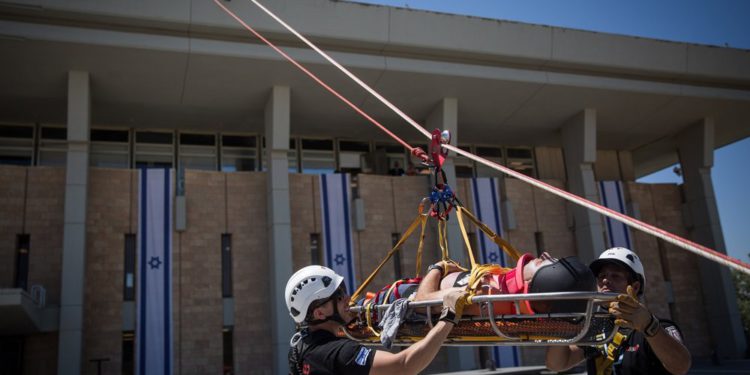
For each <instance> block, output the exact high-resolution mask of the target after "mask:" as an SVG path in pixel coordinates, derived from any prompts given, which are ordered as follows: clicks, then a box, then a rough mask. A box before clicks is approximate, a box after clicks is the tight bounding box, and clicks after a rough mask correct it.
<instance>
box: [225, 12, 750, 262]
mask: <svg viewBox="0 0 750 375" xmlns="http://www.w3.org/2000/svg"><path fill="white" fill-rule="evenodd" d="M250 1H251V2H252V3H253V4H255V5H256V6H258V8H260V9H261V10H262V11H263V12H265V13H266V14H268V15H269V16H270V17H271V18H273V19H274V20H276V22H278V23H279V24H281V25H282V26H283V27H284V28H286V29H287V30H289V32H291V33H292V34H294V35H295V36H296V37H297V38H299V39H300V40H302V41H303V42H304V43H305V44H307V45H308V46H309V47H310V48H312V49H313V50H315V51H316V52H317V53H318V54H320V55H321V56H323V58H325V59H326V60H327V61H329V62H330V63H331V64H333V65H334V66H336V67H337V68H338V69H339V70H341V71H342V72H343V73H344V74H346V75H347V76H348V77H349V78H351V79H352V80H353V81H354V82H356V83H357V84H358V85H360V86H361V87H362V88H364V89H365V90H367V92H369V93H370V94H372V95H373V96H374V97H375V98H377V99H378V100H380V102H382V103H383V104H385V105H386V106H387V107H388V108H390V109H391V110H393V111H394V112H395V113H396V114H398V115H399V116H400V117H401V118H402V119H404V120H405V121H406V122H407V123H409V124H410V125H411V126H413V127H414V129H416V130H417V131H419V132H420V133H422V134H423V135H424V136H426V137H427V138H430V139H431V135H430V132H428V131H427V130H426V129H424V127H422V126H421V125H419V124H418V123H417V122H416V121H414V120H413V119H412V118H411V117H409V116H408V115H406V114H405V113H404V112H403V111H401V110H400V109H398V108H397V107H396V106H395V105H393V104H392V103H391V102H390V101H388V100H387V99H385V98H384V97H383V96H381V95H380V94H378V93H377V92H376V91H375V90H373V89H372V88H371V87H370V86H368V85H367V84H366V83H364V82H362V80H360V79H359V78H357V77H356V76H355V75H354V74H352V73H351V72H350V71H349V70H347V69H346V68H344V67H343V66H341V64H339V63H338V62H336V61H335V60H334V59H333V58H331V57H330V56H328V55H327V54H326V53H325V52H323V51H322V50H321V49H320V48H318V47H317V46H315V45H314V44H313V43H312V42H310V41H309V40H307V38H305V37H304V36H302V35H301V34H300V33H298V32H297V31H296V30H295V29H294V28H292V27H291V26H289V25H288V24H287V23H286V22H284V21H283V20H282V19H281V18H279V17H278V16H276V15H275V14H274V13H273V12H271V11H270V10H268V9H267V8H266V7H264V6H263V5H262V4H260V3H259V2H258V1H257V0H250ZM214 3H216V5H218V6H219V7H220V8H221V9H222V10H224V12H226V13H227V14H229V15H230V16H231V17H232V18H234V19H235V20H236V21H237V22H239V23H240V24H241V25H242V26H243V27H245V29H247V30H248V31H250V32H251V33H253V34H254V35H255V36H256V37H257V38H258V39H260V40H262V41H263V42H264V43H266V44H267V45H268V46H269V47H271V48H273V49H274V50H275V51H276V52H278V53H279V54H280V55H282V56H283V57H284V58H286V59H287V60H288V61H289V62H290V63H292V64H293V65H295V66H296V67H297V68H299V69H300V70H302V71H303V72H304V73H305V74H307V75H308V76H309V77H310V78H312V79H313V80H314V81H315V82H317V83H318V84H320V85H321V86H323V87H324V88H325V89H326V90H328V91H329V92H330V93H331V94H333V95H334V96H336V97H337V98H339V99H340V100H341V101H343V102H344V103H345V104H347V105H348V106H349V107H351V108H352V109H353V110H354V111H356V112H357V113H359V114H360V115H361V116H363V117H364V118H365V119H367V120H368V121H370V122H371V123H373V124H374V125H376V126H377V127H379V128H380V129H381V130H382V131H384V132H385V133H386V134H388V135H389V136H390V137H392V138H393V139H395V140H396V141H397V142H399V143H400V144H401V145H403V146H404V147H406V148H407V149H408V150H409V151H410V152H411V153H413V152H414V150H415V148H414V147H412V146H410V145H409V144H408V143H406V142H404V141H403V140H402V139H401V138H399V137H397V136H396V135H395V134H393V133H392V132H390V131H389V130H388V129H386V128H385V126H383V125H381V124H380V123H379V122H377V121H376V120H375V119H373V118H372V117H370V116H369V115H368V114H367V113H365V112H364V111H363V110H361V109H360V108H359V107H357V106H356V105H354V104H353V103H352V102H350V101H349V100H348V99H346V98H345V97H344V96H342V95H341V94H339V93H338V92H337V91H336V90H334V89H333V88H331V87H330V86H328V85H327V84H326V83H325V82H323V81H322V80H321V79H320V78H318V77H317V76H316V75H314V74H313V73H311V72H310V71H309V70H307V69H306V68H305V67H304V66H302V65H301V64H299V63H298V62H297V61H295V60H294V59H292V58H291V57H290V56H289V55H287V54H286V53H284V52H283V51H282V50H281V49H279V48H278V47H276V46H275V45H274V44H273V43H271V42H270V41H268V40H267V39H266V38H264V37H263V36H262V35H261V34H259V33H258V32H256V31H255V30H254V29H253V28H251V27H250V26H248V25H247V24H246V23H245V22H244V21H242V20H241V19H240V18H239V17H237V15H235V14H234V13H233V12H232V11H230V10H229V9H227V8H226V7H225V6H224V5H223V4H221V2H220V0H214ZM443 147H445V148H446V149H448V150H451V151H453V152H455V153H457V154H459V155H462V156H465V157H467V158H469V159H472V160H474V161H476V162H478V163H481V164H484V165H486V166H488V167H490V168H493V169H495V170H497V171H500V172H503V173H505V174H507V175H509V176H512V177H515V178H517V179H519V180H521V181H524V182H526V183H528V184H531V185H532V186H535V187H537V188H540V189H542V190H545V191H547V192H550V193H552V194H555V195H557V196H559V197H561V198H563V199H566V200H568V201H571V202H573V203H576V204H578V205H581V206H583V207H586V208H588V209H591V210H594V211H596V212H598V213H600V214H602V215H605V216H607V217H610V218H612V219H615V220H617V221H620V222H622V223H624V224H626V225H628V226H630V227H631V228H634V229H637V230H640V231H643V232H645V233H648V234H651V235H654V236H656V237H658V238H661V239H663V240H665V241H667V242H669V243H671V244H673V245H675V246H678V247H680V248H683V249H685V250H688V251H690V252H692V253H694V254H696V255H698V256H702V257H704V258H707V259H710V260H713V261H715V262H717V263H719V264H722V265H725V266H728V267H731V268H734V269H736V270H738V271H740V272H744V273H746V274H750V264H747V263H745V262H742V261H740V260H738V259H735V258H732V257H730V256H727V255H726V254H722V253H720V252H718V251H716V250H713V249H710V248H708V247H706V246H703V245H700V244H697V243H695V242H692V241H689V240H687V239H684V238H682V237H679V236H677V235H674V234H672V233H669V232H667V231H665V230H662V229H659V228H656V227H654V226H652V225H649V224H646V223H644V222H641V221H639V220H636V219H633V218H631V217H629V216H627V215H623V214H621V213H619V212H617V211H613V210H611V209H609V208H606V207H603V206H601V205H599V204H596V203H594V202H590V201H588V200H586V199H584V198H581V197H579V196H577V195H575V194H572V193H569V192H567V191H564V190H562V189H559V188H556V187H554V186H551V185H549V184H546V183H544V182H541V181H538V180H536V179H534V178H531V177H528V176H526V175H524V174H522V173H518V172H516V171H514V170H512V169H510V168H506V167H504V166H501V165H499V164H497V163H494V162H491V161H489V160H487V159H484V158H481V157H479V156H476V155H473V154H471V153H468V152H466V151H464V150H461V149H460V148H458V147H455V146H452V145H449V144H445V145H443Z"/></svg>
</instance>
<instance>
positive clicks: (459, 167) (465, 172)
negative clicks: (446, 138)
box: [454, 145, 474, 178]
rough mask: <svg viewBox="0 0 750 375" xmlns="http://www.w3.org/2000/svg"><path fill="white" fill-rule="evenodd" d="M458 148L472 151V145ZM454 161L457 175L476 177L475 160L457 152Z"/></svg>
mask: <svg viewBox="0 0 750 375" xmlns="http://www.w3.org/2000/svg"><path fill="white" fill-rule="evenodd" d="M458 148H460V149H462V150H464V151H467V152H471V146H467V145H464V146H458ZM454 163H455V165H456V177H464V178H472V177H474V161H473V160H471V159H469V158H467V157H465V156H461V155H458V154H456V156H455V159H454Z"/></svg>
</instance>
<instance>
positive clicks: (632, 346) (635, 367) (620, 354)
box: [583, 320, 682, 375]
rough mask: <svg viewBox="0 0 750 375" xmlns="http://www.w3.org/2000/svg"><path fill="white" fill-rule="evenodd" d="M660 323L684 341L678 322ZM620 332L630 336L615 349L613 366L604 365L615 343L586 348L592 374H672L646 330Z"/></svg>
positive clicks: (662, 321)
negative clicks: (658, 355)
mask: <svg viewBox="0 0 750 375" xmlns="http://www.w3.org/2000/svg"><path fill="white" fill-rule="evenodd" d="M660 322H661V326H662V328H664V330H665V331H666V332H667V334H668V335H670V336H672V337H674V338H676V339H677V340H678V341H680V342H682V334H681V333H680V329H679V327H677V325H676V324H674V323H673V322H671V321H669V320H660ZM620 333H622V334H624V335H626V337H625V339H623V341H622V344H621V345H620V347H619V348H617V349H616V350H615V351H614V356H613V357H614V362H613V363H612V364H611V367H610V368H601V367H602V363H603V362H604V361H603V359H605V358H606V356H607V348H608V347H607V346H608V345H612V343H610V344H606V345H604V346H598V347H584V348H583V350H584V353H585V356H586V370H587V371H588V374H589V375H599V374H612V375H639V374H669V371H667V370H666V369H665V368H664V366H662V364H661V361H659V358H658V357H657V356H656V353H654V351H653V350H652V349H651V346H650V345H649V344H648V341H646V336H644V334H643V333H642V332H640V331H632V330H624V329H620ZM613 342H614V341H613Z"/></svg>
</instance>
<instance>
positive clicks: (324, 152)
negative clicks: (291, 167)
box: [301, 138, 336, 174]
mask: <svg viewBox="0 0 750 375" xmlns="http://www.w3.org/2000/svg"><path fill="white" fill-rule="evenodd" d="M301 143H302V153H301V159H302V173H313V174H323V173H333V172H334V171H335V170H336V159H335V157H334V150H333V140H331V139H305V138H303V139H302V140H301Z"/></svg>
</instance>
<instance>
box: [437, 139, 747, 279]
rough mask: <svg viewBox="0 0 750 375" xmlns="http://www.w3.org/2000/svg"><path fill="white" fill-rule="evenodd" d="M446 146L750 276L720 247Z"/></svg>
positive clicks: (739, 262)
mask: <svg viewBox="0 0 750 375" xmlns="http://www.w3.org/2000/svg"><path fill="white" fill-rule="evenodd" d="M444 147H445V148H447V149H449V150H451V151H454V152H456V153H457V154H459V155H462V156H465V157H467V158H469V159H472V160H474V161H476V162H479V163H482V164H484V165H486V166H488V167H490V168H493V169H496V170H498V171H500V172H503V173H505V174H507V175H510V176H512V177H515V178H517V179H519V180H521V181H524V182H526V183H528V184H531V185H533V186H535V187H538V188H540V189H542V190H545V191H547V192H549V193H552V194H555V195H557V196H559V197H561V198H563V199H566V200H568V201H571V202H573V203H576V204H578V205H580V206H583V207H586V208H588V209H590V210H593V211H596V212H598V213H600V214H602V215H604V216H607V217H610V218H612V219H615V220H617V221H620V222H622V223H624V224H625V225H628V226H630V227H631V228H634V229H638V230H640V231H642V232H645V233H648V234H651V235H653V236H656V237H658V238H661V239H663V240H664V241H667V242H669V243H671V244H673V245H675V246H677V247H680V248H683V249H685V250H688V251H690V252H692V253H693V254H696V255H698V256H701V257H704V258H707V259H710V260H712V261H714V262H717V263H719V264H722V265H725V266H728V267H731V268H734V269H735V270H737V271H740V272H744V273H746V274H748V275H750V264H747V263H745V262H742V261H740V260H738V259H735V258H732V257H730V256H728V255H726V254H722V253H720V252H718V251H716V250H713V249H710V248H708V247H706V246H703V245H700V244H697V243H695V242H693V241H690V240H687V239H684V238H682V237H680V236H677V235H675V234H672V233H669V232H667V231H665V230H663V229H660V228H657V227H655V226H653V225H650V224H647V223H644V222H642V221H640V220H636V219H633V218H632V217H630V216H627V215H624V214H621V213H619V212H617V211H614V210H612V209H609V208H607V207H604V206H601V205H599V204H596V203H594V202H591V201H589V200H587V199H584V198H581V197H579V196H578V195H575V194H573V193H569V192H567V191H565V190H563V189H560V188H557V187H554V186H552V185H549V184H546V183H544V182H542V181H539V180H536V179H534V178H531V177H529V176H526V175H525V174H523V173H519V172H516V171H514V170H512V169H510V168H507V167H504V166H502V165H499V164H497V163H494V162H492V161H489V160H487V159H484V158H482V157H479V156H476V155H474V154H471V153H468V152H466V151H464V150H462V149H460V148H458V147H455V146H452V145H444Z"/></svg>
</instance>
